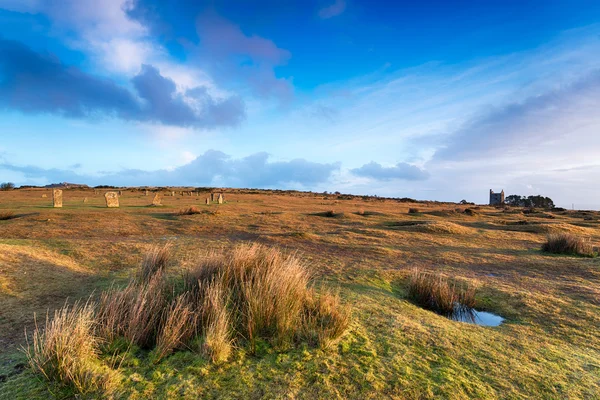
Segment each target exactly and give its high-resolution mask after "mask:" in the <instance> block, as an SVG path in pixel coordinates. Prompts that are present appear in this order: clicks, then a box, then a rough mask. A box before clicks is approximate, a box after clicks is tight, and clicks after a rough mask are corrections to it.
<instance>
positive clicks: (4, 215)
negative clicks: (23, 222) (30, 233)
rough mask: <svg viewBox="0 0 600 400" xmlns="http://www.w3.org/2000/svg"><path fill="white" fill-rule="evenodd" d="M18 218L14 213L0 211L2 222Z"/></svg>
mask: <svg viewBox="0 0 600 400" xmlns="http://www.w3.org/2000/svg"><path fill="white" fill-rule="evenodd" d="M13 218H17V216H16V215H15V213H14V212H12V211H0V221H7V220H9V219H13Z"/></svg>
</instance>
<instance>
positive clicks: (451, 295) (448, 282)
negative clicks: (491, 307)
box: [408, 268, 475, 315]
mask: <svg viewBox="0 0 600 400" xmlns="http://www.w3.org/2000/svg"><path fill="white" fill-rule="evenodd" d="M408 297H409V298H410V299H411V300H412V301H414V302H415V303H417V304H418V305H420V306H421V307H423V308H426V309H428V310H431V311H435V312H437V313H438V314H442V315H451V314H452V313H453V312H454V311H455V309H456V307H457V306H458V307H465V308H473V307H475V288H474V287H473V286H472V285H469V284H467V283H466V282H457V281H456V280H453V279H449V278H447V277H445V276H443V275H441V274H439V273H431V272H425V271H422V270H420V269H418V268H415V269H413V271H412V272H411V274H410V277H409V281H408Z"/></svg>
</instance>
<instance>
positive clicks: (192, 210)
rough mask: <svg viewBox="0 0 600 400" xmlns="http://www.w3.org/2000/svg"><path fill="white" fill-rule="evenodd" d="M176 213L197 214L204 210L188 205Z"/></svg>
mask: <svg viewBox="0 0 600 400" xmlns="http://www.w3.org/2000/svg"><path fill="white" fill-rule="evenodd" d="M175 214H176V215H195V214H202V211H201V210H200V209H199V208H198V207H196V206H191V207H187V208H182V209H181V210H179V211H177V212H176V213H175Z"/></svg>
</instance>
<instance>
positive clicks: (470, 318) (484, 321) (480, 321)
mask: <svg viewBox="0 0 600 400" xmlns="http://www.w3.org/2000/svg"><path fill="white" fill-rule="evenodd" d="M449 318H450V319H451V320H453V321H458V322H466V323H468V324H475V325H481V326H498V325H500V324H501V323H502V322H504V318H502V317H501V316H499V315H496V314H494V313H491V312H487V311H477V310H475V309H474V308H471V309H465V308H464V307H460V306H459V307H457V308H456V310H455V312H453V313H452V315H450V316H449Z"/></svg>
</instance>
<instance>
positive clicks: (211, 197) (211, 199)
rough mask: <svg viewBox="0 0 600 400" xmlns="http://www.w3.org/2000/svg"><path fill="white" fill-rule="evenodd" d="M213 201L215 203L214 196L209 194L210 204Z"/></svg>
mask: <svg viewBox="0 0 600 400" xmlns="http://www.w3.org/2000/svg"><path fill="white" fill-rule="evenodd" d="M213 201H215V194H214V193H211V194H210V202H211V203H212V202H213Z"/></svg>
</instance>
